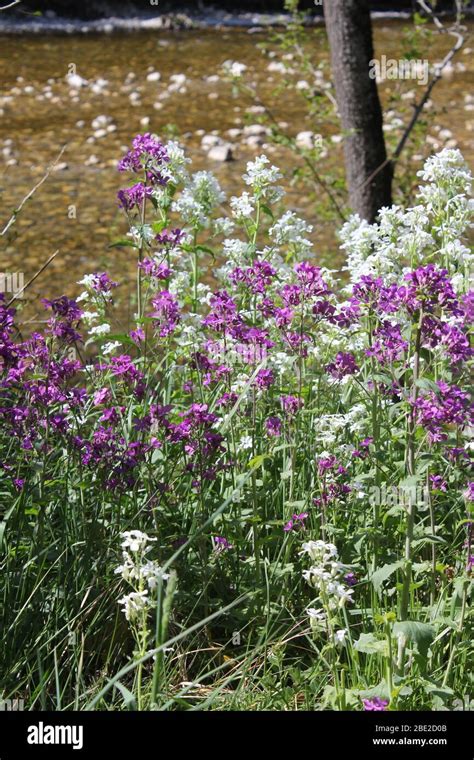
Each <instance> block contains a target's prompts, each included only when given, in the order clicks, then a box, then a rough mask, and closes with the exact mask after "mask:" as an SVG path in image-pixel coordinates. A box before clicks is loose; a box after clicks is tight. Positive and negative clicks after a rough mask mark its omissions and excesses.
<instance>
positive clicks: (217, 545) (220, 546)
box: [212, 536, 234, 554]
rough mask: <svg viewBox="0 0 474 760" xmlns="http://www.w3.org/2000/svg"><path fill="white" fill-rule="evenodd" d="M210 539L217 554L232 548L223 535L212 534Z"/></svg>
mask: <svg viewBox="0 0 474 760" xmlns="http://www.w3.org/2000/svg"><path fill="white" fill-rule="evenodd" d="M212 541H213V544H214V551H215V552H217V553H219V554H220V553H221V552H225V551H228V550H229V549H233V548H234V547H233V546H232V544H231V543H229V541H228V540H227V539H226V538H224V536H213V537H212Z"/></svg>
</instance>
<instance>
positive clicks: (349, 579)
mask: <svg viewBox="0 0 474 760" xmlns="http://www.w3.org/2000/svg"><path fill="white" fill-rule="evenodd" d="M344 582H345V583H346V585H347V586H355V585H356V583H357V576H356V574H355V573H352V572H351V573H346V575H345V576H344Z"/></svg>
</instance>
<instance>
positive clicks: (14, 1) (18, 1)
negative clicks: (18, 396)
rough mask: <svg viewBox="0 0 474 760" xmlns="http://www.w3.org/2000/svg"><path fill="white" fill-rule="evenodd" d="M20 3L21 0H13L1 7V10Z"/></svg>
mask: <svg viewBox="0 0 474 760" xmlns="http://www.w3.org/2000/svg"><path fill="white" fill-rule="evenodd" d="M19 4H20V0H13V2H12V3H10V5H4V6H2V7H1V8H0V11H7V10H8V9H9V8H13V6H14V5H19Z"/></svg>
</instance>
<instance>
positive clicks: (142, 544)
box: [120, 530, 156, 552]
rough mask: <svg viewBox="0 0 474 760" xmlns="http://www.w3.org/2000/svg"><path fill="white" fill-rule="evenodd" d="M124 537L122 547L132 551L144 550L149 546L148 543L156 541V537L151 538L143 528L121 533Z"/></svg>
mask: <svg viewBox="0 0 474 760" xmlns="http://www.w3.org/2000/svg"><path fill="white" fill-rule="evenodd" d="M120 535H121V536H122V538H123V541H122V548H123V549H129V550H130V551H131V552H143V551H144V550H146V549H147V548H148V544H149V543H151V542H152V541H156V538H150V536H148V535H147V534H146V533H143V532H142V531H141V530H127V531H125V532H124V533H121V534H120Z"/></svg>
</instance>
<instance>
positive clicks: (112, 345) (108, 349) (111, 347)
mask: <svg viewBox="0 0 474 760" xmlns="http://www.w3.org/2000/svg"><path fill="white" fill-rule="evenodd" d="M121 346H122V344H121V343H120V341H118V340H114V341H109V342H108V343H105V344H104V345H103V346H102V353H103V354H104V356H108V355H109V354H111V353H112V351H115V349H116V348H121Z"/></svg>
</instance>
